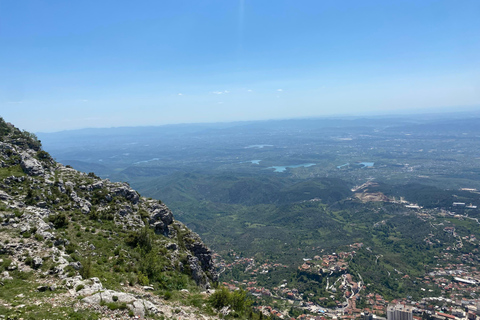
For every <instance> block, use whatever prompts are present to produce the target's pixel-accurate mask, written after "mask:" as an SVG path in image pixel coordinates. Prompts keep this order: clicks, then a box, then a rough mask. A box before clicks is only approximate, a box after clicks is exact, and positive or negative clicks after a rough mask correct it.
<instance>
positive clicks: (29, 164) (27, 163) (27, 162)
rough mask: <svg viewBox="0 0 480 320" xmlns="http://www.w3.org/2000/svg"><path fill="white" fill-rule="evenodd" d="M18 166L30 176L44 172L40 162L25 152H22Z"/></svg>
mask: <svg viewBox="0 0 480 320" xmlns="http://www.w3.org/2000/svg"><path fill="white" fill-rule="evenodd" d="M20 166H21V167H22V169H23V171H24V172H25V173H26V174H28V175H30V176H38V175H41V174H44V173H45V170H44V169H43V166H42V164H41V163H40V161H38V160H37V159H35V158H32V157H31V156H30V155H28V154H27V153H23V154H22V161H21V162H20Z"/></svg>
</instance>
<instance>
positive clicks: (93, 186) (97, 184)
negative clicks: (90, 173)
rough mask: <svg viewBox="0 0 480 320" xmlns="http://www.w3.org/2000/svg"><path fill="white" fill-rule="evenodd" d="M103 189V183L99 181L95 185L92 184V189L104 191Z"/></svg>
mask: <svg viewBox="0 0 480 320" xmlns="http://www.w3.org/2000/svg"><path fill="white" fill-rule="evenodd" d="M102 188H103V181H101V180H100V181H97V182H95V183H94V184H92V189H94V190H95V189H102Z"/></svg>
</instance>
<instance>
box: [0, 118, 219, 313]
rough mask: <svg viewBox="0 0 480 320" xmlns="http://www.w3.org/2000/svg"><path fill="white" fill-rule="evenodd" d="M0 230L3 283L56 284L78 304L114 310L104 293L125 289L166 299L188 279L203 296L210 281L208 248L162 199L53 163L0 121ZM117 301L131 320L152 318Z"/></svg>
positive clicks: (136, 301) (131, 302)
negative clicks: (106, 303) (39, 280)
mask: <svg viewBox="0 0 480 320" xmlns="http://www.w3.org/2000/svg"><path fill="white" fill-rule="evenodd" d="M0 222H1V227H0V228H1V229H0V272H2V273H1V275H0V279H3V280H2V281H8V280H13V279H14V278H15V277H20V278H21V277H22V276H23V277H26V276H25V274H29V275H30V276H32V275H33V276H34V277H38V278H42V279H45V281H46V282H50V283H56V286H57V287H58V286H60V287H62V283H63V287H64V288H65V290H70V291H72V290H75V288H76V291H72V292H74V295H76V296H78V295H79V294H77V292H79V293H81V295H82V296H86V297H85V298H84V302H85V303H86V304H92V303H94V304H95V303H97V304H101V303H100V302H102V301H104V300H105V299H106V300H107V301H110V300H111V302H112V303H117V302H116V301H117V300H118V297H119V294H120V293H119V292H116V291H114V290H112V289H117V290H118V289H119V288H120V287H122V286H123V285H127V283H128V284H130V285H131V286H132V288H133V287H135V285H137V287H138V285H143V286H148V287H149V288H150V287H151V289H155V290H157V289H158V290H163V291H167V290H171V289H181V288H182V286H183V287H188V286H189V280H188V279H193V280H194V282H195V283H196V284H197V285H198V286H199V287H201V288H204V289H207V288H210V286H211V284H212V282H215V281H217V272H216V268H215V265H214V262H213V257H212V252H211V251H210V249H209V248H207V247H206V246H205V244H204V243H203V242H202V241H201V239H200V238H199V236H198V235H197V234H195V233H193V232H192V231H190V230H189V229H188V228H187V227H185V226H184V225H183V224H182V223H180V222H178V221H175V219H174V217H173V215H172V212H171V211H170V210H169V209H168V208H167V207H166V206H165V205H164V204H163V203H162V202H161V201H158V200H153V199H146V198H144V197H141V196H140V195H139V194H138V193H137V192H136V191H135V190H133V189H132V188H130V186H129V185H128V184H127V183H116V182H111V181H109V180H102V179H100V178H98V177H97V176H95V174H93V173H89V174H86V173H82V172H78V171H76V170H74V169H72V168H69V167H65V166H63V165H62V164H59V163H56V162H55V161H54V160H53V159H52V158H51V157H50V156H49V154H48V153H47V152H45V151H43V150H41V146H40V142H39V141H38V140H37V139H36V137H35V136H34V135H31V134H29V133H26V132H21V131H20V130H18V129H17V128H15V127H14V126H13V125H11V124H8V123H5V122H4V121H3V119H1V118H0ZM95 275H97V276H98V277H96V278H92V279H93V280H88V281H87V279H88V278H90V277H92V276H95ZM99 278H101V279H103V281H106V282H109V283H110V287H111V288H109V289H108V290H107V289H105V288H104V285H102V283H101V281H100V280H99ZM59 281H60V282H59ZM115 281H118V283H116V282H115ZM58 283H60V284H58ZM120 283H121V285H120ZM95 286H96V287H95ZM47 287H48V288H51V286H47ZM47 287H46V288H47ZM80 287H81V289H78V288H80ZM85 290H86V291H85ZM105 290H106V291H105ZM100 292H103V293H101V294H100ZM99 294H100V296H101V295H102V294H103V295H104V296H105V298H104V299H102V298H98V295H99ZM125 294H126V293H124V294H123V295H120V296H121V297H123V298H122V299H124V300H125V301H124V302H125V304H126V305H127V307H128V308H129V309H130V310H131V312H134V313H138V314H139V315H143V316H144V315H145V313H148V312H151V313H152V312H153V313H155V312H156V311H155V310H157V311H158V308H157V307H156V306H155V303H154V302H151V301H147V300H145V299H141V298H139V297H138V296H137V297H135V296H134V295H131V294H130V296H128V295H127V296H125ZM114 296H115V297H117V300H115V298H112V297H114ZM108 297H110V298H108ZM112 299H113V300H112ZM0 300H1V299H0ZM120 302H122V301H120ZM0 311H1V310H0ZM0 313H1V312H0Z"/></svg>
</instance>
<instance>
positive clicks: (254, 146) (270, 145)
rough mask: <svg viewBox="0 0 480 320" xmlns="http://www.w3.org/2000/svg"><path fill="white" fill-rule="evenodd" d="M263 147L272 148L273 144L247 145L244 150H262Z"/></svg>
mask: <svg viewBox="0 0 480 320" xmlns="http://www.w3.org/2000/svg"><path fill="white" fill-rule="evenodd" d="M265 147H273V144H252V145H249V146H247V147H245V148H246V149H250V148H255V149H262V148H265Z"/></svg>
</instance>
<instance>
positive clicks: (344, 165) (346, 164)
mask: <svg viewBox="0 0 480 320" xmlns="http://www.w3.org/2000/svg"><path fill="white" fill-rule="evenodd" d="M349 164H350V163H348V162H347V163H345V164H342V165H341V166H337V169H340V168H342V167H346V166H348V165H349Z"/></svg>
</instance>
